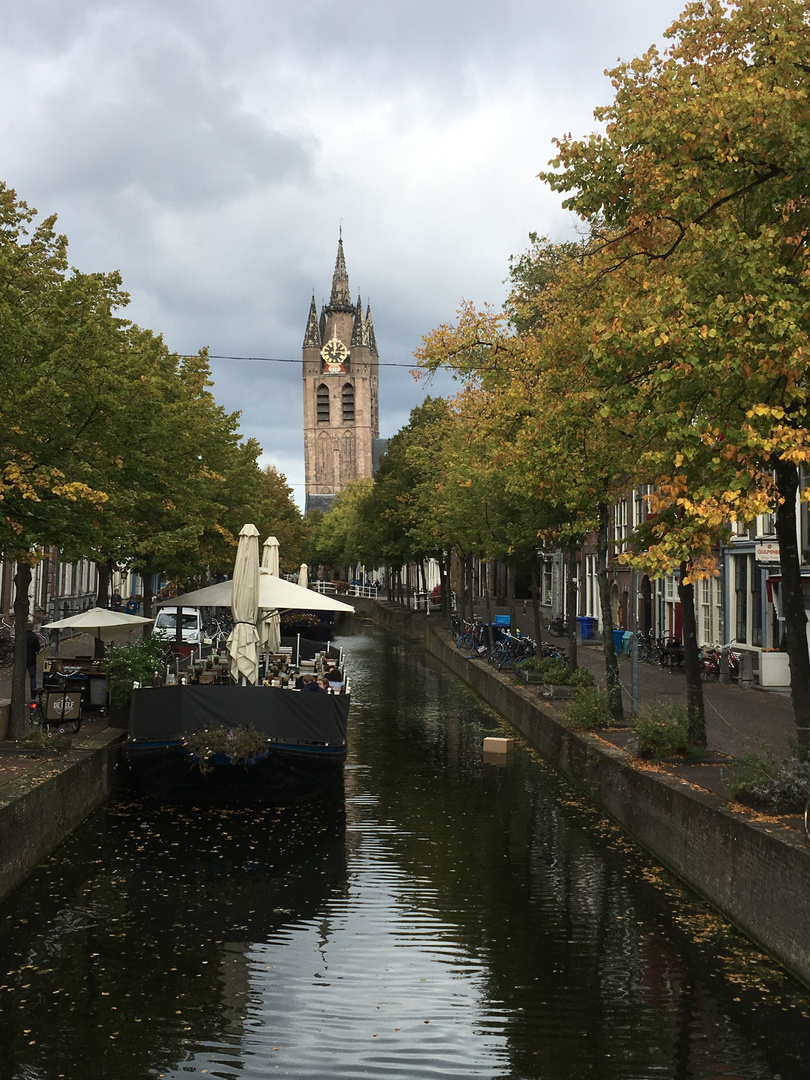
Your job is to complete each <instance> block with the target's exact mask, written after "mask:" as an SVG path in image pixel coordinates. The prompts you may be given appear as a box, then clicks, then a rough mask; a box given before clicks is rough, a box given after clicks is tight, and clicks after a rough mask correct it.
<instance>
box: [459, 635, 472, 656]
mask: <svg viewBox="0 0 810 1080" xmlns="http://www.w3.org/2000/svg"><path fill="white" fill-rule="evenodd" d="M456 648H457V649H460V650H461V651H462V652H469V651H470V649H474V648H475V642H474V641H473V639H472V635H471V634H467V633H464V634H459V635H458V641H457V642H456Z"/></svg>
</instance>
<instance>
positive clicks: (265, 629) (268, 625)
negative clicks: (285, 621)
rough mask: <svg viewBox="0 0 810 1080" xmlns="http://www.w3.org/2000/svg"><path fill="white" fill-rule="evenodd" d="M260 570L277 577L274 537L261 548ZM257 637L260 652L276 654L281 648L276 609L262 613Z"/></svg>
mask: <svg viewBox="0 0 810 1080" xmlns="http://www.w3.org/2000/svg"><path fill="white" fill-rule="evenodd" d="M262 570H266V571H267V573H268V574H270V575H271V576H272V577H278V570H279V566H278V540H276V538H275V536H268V537H267V539H266V540H265V542H264V545H263V546H262ZM259 636H260V639H261V640H260V645H261V650H262V652H264V653H277V652H278V650H279V649H280V648H281V616H280V615H279V613H278V608H271V609H270V610H269V611H262V620H261V623H260V625H259Z"/></svg>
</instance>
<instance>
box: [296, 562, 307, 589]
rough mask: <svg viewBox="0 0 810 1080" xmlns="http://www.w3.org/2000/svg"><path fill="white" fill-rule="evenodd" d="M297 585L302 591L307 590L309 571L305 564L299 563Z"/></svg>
mask: <svg viewBox="0 0 810 1080" xmlns="http://www.w3.org/2000/svg"><path fill="white" fill-rule="evenodd" d="M298 584H299V585H300V586H301V588H302V589H308V588H309V569H308V568H307V564H306V563H305V562H302V563H301V569H300V570H299V571H298Z"/></svg>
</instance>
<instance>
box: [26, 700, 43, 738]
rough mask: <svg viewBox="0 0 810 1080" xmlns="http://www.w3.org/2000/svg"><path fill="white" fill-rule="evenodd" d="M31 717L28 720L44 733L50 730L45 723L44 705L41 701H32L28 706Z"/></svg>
mask: <svg viewBox="0 0 810 1080" xmlns="http://www.w3.org/2000/svg"><path fill="white" fill-rule="evenodd" d="M28 709H29V716H28V719H29V720H30V722H31V723H32V724H36V725H37V727H39V728H41V730H42V731H47V730H48V725H47V724H46V722H45V712H44V710H43V708H42V704H41V702H39V701H32V702H31V704H30V705H29V706H28Z"/></svg>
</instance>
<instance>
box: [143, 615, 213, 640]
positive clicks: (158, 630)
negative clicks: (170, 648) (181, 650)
mask: <svg viewBox="0 0 810 1080" xmlns="http://www.w3.org/2000/svg"><path fill="white" fill-rule="evenodd" d="M182 611H183V615H182V620H183V624H182V634H183V644H184V645H194V646H197V645H202V642H203V619H202V613H201V612H200V609H199V608H191V607H184V608H183V609H182ZM152 637H159V638H163V639H164V640H166V641H176V640H177V608H176V607H164V608H159V609H158V614H157V618H156V619H155V625H154V626H153V627H152Z"/></svg>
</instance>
